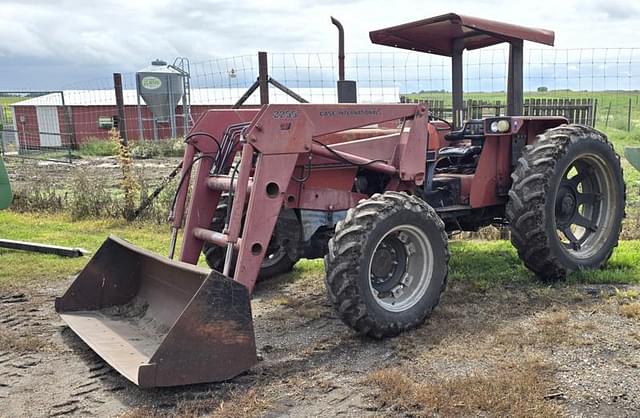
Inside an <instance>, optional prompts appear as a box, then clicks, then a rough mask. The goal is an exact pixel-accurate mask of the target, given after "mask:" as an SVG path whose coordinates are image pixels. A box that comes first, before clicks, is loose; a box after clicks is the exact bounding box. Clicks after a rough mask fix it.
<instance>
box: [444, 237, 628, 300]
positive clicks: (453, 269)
mask: <svg viewBox="0 0 640 418" xmlns="http://www.w3.org/2000/svg"><path fill="white" fill-rule="evenodd" d="M449 245H450V248H451V261H450V262H449V266H450V275H449V279H450V280H453V281H463V282H468V283H471V284H473V285H476V286H478V287H480V288H488V287H491V286H494V285H505V284H514V283H518V284H525V283H528V282H534V283H535V282H536V280H537V279H536V278H535V276H534V275H533V273H531V272H530V271H529V270H527V269H526V268H525V267H524V266H523V265H522V263H521V262H520V259H519V258H518V254H517V253H516V251H515V249H514V248H513V247H512V246H511V243H510V242H508V241H452V242H451V243H450V244H449ZM567 283H590V284H595V283H607V284H611V283H619V284H623V283H633V284H639V283H640V241H637V240H636V241H621V242H620V245H619V246H618V248H616V250H615V251H614V253H613V256H612V258H611V260H610V261H609V263H608V264H607V266H606V268H604V269H601V270H591V271H582V272H577V273H574V274H572V275H571V276H569V277H568V279H567Z"/></svg>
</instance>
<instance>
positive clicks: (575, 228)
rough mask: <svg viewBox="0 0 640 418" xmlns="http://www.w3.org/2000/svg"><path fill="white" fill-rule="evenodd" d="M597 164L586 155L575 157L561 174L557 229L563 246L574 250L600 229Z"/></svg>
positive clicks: (599, 193) (599, 172)
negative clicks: (561, 237) (562, 237)
mask: <svg viewBox="0 0 640 418" xmlns="http://www.w3.org/2000/svg"><path fill="white" fill-rule="evenodd" d="M598 167H599V165H598V164H597V163H595V162H594V161H593V160H591V159H589V158H584V159H583V158H580V159H577V160H576V161H575V162H574V163H573V164H572V165H571V166H570V167H569V168H568V169H567V171H566V172H565V174H564V175H563V178H562V180H561V182H560V188H559V190H558V193H557V195H556V200H555V216H556V229H557V230H558V231H559V232H558V233H559V234H562V236H564V240H563V244H564V245H565V247H566V248H567V249H569V250H572V251H574V252H579V251H582V250H583V249H584V247H585V245H586V244H587V240H588V239H589V238H590V237H591V236H593V235H594V234H595V233H597V232H598V229H599V225H598V221H597V219H598V216H599V214H600V210H601V206H602V205H601V195H602V190H601V186H600V182H601V181H600V180H598V177H602V173H601V171H602V170H600V171H599V170H597V169H596V168H598ZM571 174H574V175H571Z"/></svg>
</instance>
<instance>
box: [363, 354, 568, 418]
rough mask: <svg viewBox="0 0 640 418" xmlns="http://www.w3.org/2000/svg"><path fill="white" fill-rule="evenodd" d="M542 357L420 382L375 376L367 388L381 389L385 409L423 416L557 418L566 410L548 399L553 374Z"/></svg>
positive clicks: (386, 372) (388, 373)
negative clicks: (482, 371)
mask: <svg viewBox="0 0 640 418" xmlns="http://www.w3.org/2000/svg"><path fill="white" fill-rule="evenodd" d="M551 372H552V370H551V369H550V367H549V366H548V365H546V364H545V363H543V362H542V361H541V360H540V359H539V358H536V357H529V358H525V359H522V360H520V361H518V362H512V363H508V364H503V365H501V366H499V367H498V368H497V369H495V370H492V371H490V372H488V373H474V374H470V375H465V376H454V377H450V378H445V379H439V378H434V379H423V378H421V379H420V380H415V379H413V378H411V377H410V376H409V375H408V374H407V373H406V372H404V371H403V370H401V369H398V368H394V369H382V370H378V371H375V372H373V373H371V374H370V375H369V376H368V377H367V379H366V380H365V383H366V384H369V385H372V386H374V387H376V388H378V389H379V390H378V393H377V397H376V400H377V401H378V402H379V403H380V405H381V406H382V407H384V408H389V409H391V410H394V411H397V412H402V413H405V414H408V415H417V416H432V415H435V416H473V415H491V416H517V417H553V416H560V415H561V410H560V408H559V407H558V406H557V405H555V404H554V403H552V402H550V401H548V400H545V395H546V394H547V392H548V391H549V390H551V387H552V384H551V374H552V373H551Z"/></svg>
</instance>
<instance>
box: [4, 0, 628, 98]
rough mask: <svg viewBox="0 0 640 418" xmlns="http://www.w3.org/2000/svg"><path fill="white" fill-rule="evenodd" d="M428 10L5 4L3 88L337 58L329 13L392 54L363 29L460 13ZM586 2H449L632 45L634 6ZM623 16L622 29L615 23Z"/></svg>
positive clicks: (572, 38) (300, 4)
mask: <svg viewBox="0 0 640 418" xmlns="http://www.w3.org/2000/svg"><path fill="white" fill-rule="evenodd" d="M428 4H429V7H428V8H420V9H419V10H420V12H419V13H420V14H419V15H416V3H415V2H414V1H409V0H395V1H394V2H393V3H390V2H388V1H387V0H367V1H365V0H328V1H322V2H318V1H313V0H273V1H263V0H262V1H259V0H136V1H131V0H101V1H100V2H91V1H86V0H58V1H56V2H52V1H50V0H3V4H2V8H1V10H2V13H0V88H9V87H14V86H15V85H16V84H21V85H32V86H33V87H34V88H35V87H38V86H48V87H46V88H59V87H61V84H60V83H63V84H68V83H71V82H75V81H77V80H78V79H77V77H81V76H84V75H85V74H86V75H92V76H93V77H106V78H108V77H109V72H110V71H113V70H118V71H122V72H131V71H135V70H137V69H139V68H141V67H144V66H146V65H147V63H148V62H149V61H151V60H152V59H154V58H163V59H165V60H168V61H170V60H172V59H173V57H176V56H187V57H189V58H191V60H192V61H203V60H207V59H212V58H218V57H229V56H238V55H245V54H250V55H254V54H255V53H256V51H258V50H266V51H286V52H296V51H297V52H318V51H325V52H333V51H335V49H336V47H337V31H336V29H335V27H334V26H333V25H331V23H330V22H329V16H331V15H333V16H335V17H336V18H338V19H339V20H341V22H342V23H343V25H344V27H345V31H346V48H347V52H351V51H392V49H391V48H388V47H382V46H372V45H371V44H370V42H369V38H368V32H369V31H370V30H373V29H379V28H382V27H386V26H391V25H395V24H399V23H404V22H408V21H411V20H416V19H419V18H424V17H428V16H431V15H437V14H441V13H445V12H449V11H456V10H450V8H451V2H449V1H445V0H434V1H431V2H429V3H428ZM587 6H588V7H587ZM587 6H584V2H583V1H580V0H569V1H566V2H557V1H555V0H539V1H538V3H537V6H536V7H535V8H533V9H532V10H530V11H528V12H527V13H522V6H521V4H519V3H518V2H513V1H509V0H492V1H490V2H476V1H475V0H459V1H457V2H456V3H455V9H457V11H458V12H461V13H464V14H468V15H478V16H481V17H485V18H490V19H495V20H502V21H507V22H513V23H517V24H521V25H525V26H527V25H529V26H535V27H545V28H550V29H555V30H556V32H557V37H556V39H557V42H556V44H557V45H558V46H560V47H575V46H583V47H589V46H609V47H617V46H633V45H632V44H633V43H634V42H636V41H635V39H636V38H635V29H634V27H640V16H639V13H638V7H637V6H635V4H634V3H633V2H629V1H627V2H625V1H623V0H616V1H614V2H613V3H611V2H608V3H602V4H601V3H600V2H595V1H593V2H592V3H588V4H587ZM427 9H428V11H422V10H427ZM603 15H604V16H605V18H604V19H603V17H602V16H603ZM623 17H624V18H626V19H627V21H626V22H625V25H620V24H618V23H617V19H622V18H623ZM21 69H22V70H21ZM65 69H66V70H65ZM65 71H66V73H67V76H66V77H65ZM27 77H31V78H33V80H30V79H29V78H27ZM65 80H66V83H65ZM38 83H44V84H38Z"/></svg>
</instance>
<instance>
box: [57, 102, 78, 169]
mask: <svg viewBox="0 0 640 418" xmlns="http://www.w3.org/2000/svg"><path fill="white" fill-rule="evenodd" d="M60 99H61V103H62V115H63V119H64V135H66V136H67V138H68V141H69V143H68V144H67V158H68V159H69V163H72V162H73V155H72V153H71V150H72V149H74V148H75V147H76V138H75V129H74V127H73V123H72V121H71V109H70V108H69V106H67V104H66V102H65V100H64V91H60ZM62 135H63V134H62V133H60V138H61V139H62ZM60 142H61V143H62V140H61V141H60Z"/></svg>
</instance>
